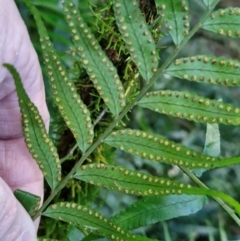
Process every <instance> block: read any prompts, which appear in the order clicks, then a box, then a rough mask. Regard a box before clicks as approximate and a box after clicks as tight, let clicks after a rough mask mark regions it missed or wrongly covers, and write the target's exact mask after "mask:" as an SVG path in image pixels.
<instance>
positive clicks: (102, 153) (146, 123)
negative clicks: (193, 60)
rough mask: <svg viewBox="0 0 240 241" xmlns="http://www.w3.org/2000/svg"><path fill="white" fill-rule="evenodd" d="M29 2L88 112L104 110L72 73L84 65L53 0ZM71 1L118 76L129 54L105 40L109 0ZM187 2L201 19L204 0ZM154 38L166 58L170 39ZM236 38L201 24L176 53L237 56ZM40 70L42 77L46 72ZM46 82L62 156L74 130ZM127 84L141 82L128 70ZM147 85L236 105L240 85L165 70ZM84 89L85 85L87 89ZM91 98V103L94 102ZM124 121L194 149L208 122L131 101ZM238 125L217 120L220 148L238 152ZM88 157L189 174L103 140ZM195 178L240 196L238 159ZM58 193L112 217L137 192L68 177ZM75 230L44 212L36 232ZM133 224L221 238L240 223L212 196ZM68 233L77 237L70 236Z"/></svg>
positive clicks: (157, 231) (177, 240)
mask: <svg viewBox="0 0 240 241" xmlns="http://www.w3.org/2000/svg"><path fill="white" fill-rule="evenodd" d="M32 2H33V3H34V4H35V5H36V6H37V7H38V9H39V11H40V13H41V15H42V18H43V20H44V22H45V24H46V26H47V29H48V32H49V35H50V37H51V39H52V41H53V43H54V46H55V48H56V49H57V51H58V52H59V54H60V56H61V58H62V61H63V62H64V63H65V65H66V66H67V67H68V68H69V71H70V74H71V76H72V78H73V81H75V83H76V85H79V86H80V88H79V92H80V95H81V96H82V97H83V99H84V101H85V102H86V103H87V104H88V106H89V108H90V109H91V110H92V112H93V113H94V116H98V114H99V113H100V110H102V106H101V102H100V100H99V103H100V104H98V105H97V104H96V102H97V99H98V97H96V92H94V90H93V89H92V88H88V87H86V88H85V87H84V86H83V85H82V83H81V81H80V80H79V79H78V80H76V77H79V76H81V77H84V76H85V73H81V71H80V68H79V66H78V64H79V63H78V61H77V59H76V58H74V57H73V56H72V55H71V54H69V53H71V51H72V49H73V46H72V42H71V40H70V34H69V31H68V28H67V25H66V22H65V19H64V17H63V14H62V12H61V6H60V4H59V3H58V0H51V1H48V0H41V1H38V0H33V1H32ZM74 2H75V3H77V4H78V6H79V9H80V11H81V12H82V13H83V14H84V18H85V20H86V21H87V23H88V24H89V26H90V27H91V28H92V30H93V31H94V32H95V34H96V36H97V37H98V39H99V41H100V43H101V44H102V46H103V48H105V51H107V52H108V55H110V56H111V58H112V61H113V63H114V64H115V66H116V67H117V68H118V71H119V72H120V73H122V74H121V76H124V70H123V69H122V63H126V61H127V57H128V56H126V55H125V54H124V51H123V52H122V53H120V54H119V52H117V53H116V51H115V49H114V44H113V43H110V42H107V41H110V40H111V38H109V37H110V36H112V35H111V33H112V32H114V19H113V18H112V17H111V16H108V15H107V13H108V12H109V11H111V8H110V5H109V2H111V1H106V0H99V1H97V0H81V1H77V0H76V1H74ZM189 2H190V9H191V16H192V18H191V24H192V25H194V23H195V22H196V21H197V19H199V17H200V16H201V14H202V13H203V12H204V9H205V8H204V6H203V4H201V1H200V0H191V1H189ZM149 3H150V4H153V1H149ZM17 4H18V7H19V10H20V12H21V15H22V17H23V19H24V21H25V23H26V25H27V28H28V31H29V34H30V37H31V40H32V42H33V45H34V47H35V49H36V51H37V53H38V55H39V60H40V63H41V66H42V69H43V73H44V71H45V68H44V66H43V59H42V56H41V50H40V44H39V41H38V33H37V30H36V26H35V22H34V21H33V18H32V16H31V15H30V14H29V12H28V11H27V9H26V7H25V5H24V4H23V3H22V2H21V1H17ZM237 5H238V6H239V3H238V1H228V0H224V1H222V3H221V5H219V7H222V6H224V7H227V6H237ZM114 38H115V43H116V38H117V36H114ZM116 44H117V45H118V46H120V45H121V42H117V43H116ZM109 46H110V48H109ZM158 46H159V48H160V49H161V51H160V58H161V62H164V60H165V59H166V58H167V56H168V55H169V54H170V53H171V52H172V50H173V48H174V45H173V43H172V41H171V38H170V37H169V36H167V35H166V36H165V37H164V38H162V39H161V40H160V41H159V42H158ZM238 46H240V41H239V40H237V39H230V38H225V37H222V36H220V37H219V36H217V35H215V34H209V33H208V32H206V31H204V30H201V31H199V32H198V34H197V35H195V36H194V37H193V38H192V39H191V41H190V42H189V43H188V44H187V46H186V47H185V48H184V49H183V51H182V52H181V54H180V56H179V57H183V56H190V55H198V54H207V55H215V56H226V57H231V58H233V59H238V60H240V55H239V53H240V48H239V47H238ZM118 50H119V49H118ZM130 66H131V65H130ZM124 68H127V64H125V65H124ZM127 71H128V74H132V75H133V76H134V75H135V72H134V69H132V73H131V68H129V69H128V70H127ZM44 78H45V80H46V76H45V75H44ZM45 83H46V92H47V97H48V98H47V99H48V105H49V110H50V113H51V117H52V122H51V128H50V133H51V137H52V138H53V139H54V140H55V143H56V145H57V146H58V148H59V153H60V156H61V157H64V156H65V155H66V154H67V153H68V152H69V151H70V150H71V148H72V147H73V146H74V144H75V142H74V138H73V137H72V135H71V133H70V131H68V130H67V128H66V126H65V125H64V122H63V120H62V119H61V117H60V116H59V114H58V113H57V111H56V108H55V106H54V105H53V104H52V102H51V93H50V91H49V87H48V85H47V81H46V82H45ZM87 84H89V83H87ZM131 88H135V90H134V91H133V93H134V92H136V90H137V89H138V88H139V86H138V84H136V86H135V85H134V78H133V87H131ZM153 88H154V89H172V90H188V91H193V92H195V93H198V94H201V95H203V96H205V97H208V98H212V99H213V98H214V99H222V100H223V101H225V102H228V103H233V104H235V105H237V106H240V104H239V99H240V89H239V88H226V87H224V88H223V87H219V86H209V85H203V84H198V83H193V82H186V81H183V80H179V79H175V78H172V77H170V76H167V75H164V76H163V77H161V78H159V80H158V81H157V83H156V84H155V86H154V87H153ZM90 91H91V93H89V92H90ZM89 99H90V100H89ZM92 102H93V103H95V104H94V105H92V104H91V103H92ZM99 105H100V107H99ZM94 111H95V112H94ZM108 118H111V117H110V116H108V115H107V116H106V117H104V118H103V119H102V121H101V122H100V123H99V127H97V132H98V133H100V132H101V128H105V126H106V125H107V124H108V123H109V119H108ZM125 123H126V124H127V126H129V127H131V128H135V129H141V130H144V131H148V132H154V133H157V134H160V135H163V136H166V137H167V138H169V139H170V140H173V141H175V142H179V143H182V144H183V145H185V146H187V147H190V148H192V149H194V150H197V151H200V152H202V151H203V147H204V141H205V132H206V126H205V125H203V124H199V123H194V122H191V121H187V120H182V119H179V118H173V117H169V116H165V115H162V114H157V113H153V112H151V111H149V110H147V109H142V108H140V107H136V108H134V109H133V111H132V112H131V113H130V114H129V115H128V119H126V120H125ZM239 133H240V127H239V126H237V127H235V126H223V125H220V134H221V155H222V156H235V155H240V149H239V142H240V135H239ZM79 156H80V153H79V152H78V151H75V152H74V155H73V157H72V159H68V160H66V161H65V162H64V163H63V170H64V172H65V174H66V173H67V172H68V171H69V170H70V169H71V167H72V166H73V163H75V161H76V159H77V158H78V157H79ZM90 161H99V162H107V163H112V162H115V163H117V164H121V165H123V166H125V167H128V168H130V169H133V170H142V171H145V172H148V173H151V174H153V175H158V176H168V177H170V178H172V179H176V180H180V181H185V182H190V180H189V178H188V177H187V176H186V175H185V174H183V173H182V172H181V170H180V169H179V168H178V167H176V166H169V165H165V164H159V163H154V162H151V161H149V160H146V159H142V158H140V157H136V156H132V155H128V154H126V153H123V152H121V151H117V152H116V153H115V152H114V151H113V150H112V149H111V148H109V147H108V148H107V147H106V146H105V145H103V146H101V147H100V148H99V149H98V150H97V152H95V153H94V154H93V155H92V156H91V157H90V159H89V162H90ZM201 180H202V181H203V182H204V183H205V184H206V185H208V186H209V187H211V188H214V189H217V190H220V191H223V192H225V193H227V194H229V195H231V196H232V197H233V198H235V199H236V200H240V166H234V167H228V168H224V169H217V170H214V171H209V172H206V173H204V175H203V176H202V177H201ZM48 194H49V190H48V189H46V190H45V196H48ZM56 200H57V201H62V200H72V201H75V202H79V203H84V204H86V203H88V204H89V205H90V206H92V207H93V208H95V209H97V210H99V211H101V212H102V213H103V214H104V215H105V216H107V217H110V216H112V215H113V214H115V213H117V212H119V211H120V210H121V209H123V208H124V207H126V206H129V205H130V204H131V203H132V202H133V201H135V200H136V197H133V196H130V195H124V194H120V193H116V192H111V191H107V190H102V189H101V190H99V189H97V188H96V187H92V186H91V187H90V186H89V185H88V184H83V183H80V182H79V181H76V180H72V181H71V182H69V183H68V185H67V187H66V188H65V189H64V190H63V191H62V192H61V193H59V195H58V196H57V197H56V198H55V200H54V201H56ZM80 231H81V232H80ZM80 231H79V230H77V229H76V228H74V227H72V226H68V227H67V226H66V225H65V224H62V223H61V222H56V221H55V220H52V219H48V218H42V220H41V224H40V227H39V235H41V236H42V235H44V236H46V237H51V238H62V237H65V239H66V240H81V238H82V237H83V236H82V233H84V231H83V230H80ZM136 232H137V233H140V234H147V236H148V237H151V238H157V239H162V240H166V241H171V240H172V241H186V240H195V241H207V240H209V241H214V240H221V241H226V240H239V239H240V230H239V227H237V226H236V224H235V223H234V222H233V221H232V220H231V219H230V217H229V216H228V214H226V213H225V212H224V211H223V210H222V209H221V208H220V207H219V206H218V205H217V204H216V203H215V202H214V201H212V200H209V203H208V204H207V205H205V207H204V208H203V209H202V210H201V211H199V212H198V213H196V214H193V215H190V216H187V217H180V218H175V219H173V220H170V221H167V222H166V223H157V224H155V225H151V226H148V227H142V228H139V229H137V230H136ZM168 234H169V236H168ZM67 237H68V238H67ZM73 237H77V238H75V239H74V238H73ZM65 239H64V240H65ZM61 240H62V239H61Z"/></svg>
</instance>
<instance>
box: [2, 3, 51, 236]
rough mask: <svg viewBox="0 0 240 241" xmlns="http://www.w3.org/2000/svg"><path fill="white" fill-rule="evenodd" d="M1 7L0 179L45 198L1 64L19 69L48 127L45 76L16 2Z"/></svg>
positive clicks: (10, 84)
mask: <svg viewBox="0 0 240 241" xmlns="http://www.w3.org/2000/svg"><path fill="white" fill-rule="evenodd" d="M0 6H1V7H0V177H2V179H3V180H4V181H5V182H6V183H7V184H8V185H9V186H10V188H11V189H12V190H15V189H22V190H25V191H28V192H32V193H34V194H36V195H38V196H40V197H43V176H42V173H41V171H40V170H39V168H38V166H37V164H36V162H35V161H34V160H33V159H32V157H31V155H30V153H29V151H28V149H27V147H26V145H25V143H24V139H23V135H22V127H21V114H20V110H19V105H18V98H17V94H16V91H15V85H14V81H13V79H12V76H11V74H10V73H9V72H8V71H7V70H6V69H5V68H3V66H2V64H3V63H9V64H12V65H14V67H15V68H16V69H17V71H18V72H19V74H20V76H21V79H22V80H23V85H24V88H25V90H26V91H27V93H28V95H29V97H30V99H31V100H32V101H33V102H34V104H35V105H36V106H37V108H38V109H39V112H40V114H41V115H42V117H43V120H44V122H45V124H46V127H47V128H48V126H49V113H48V110H47V107H46V103H45V92H44V85H43V80H42V73H41V69H40V66H39V62H38V58H37V55H36V52H35V50H34V48H33V46H32V44H31V41H30V39H29V35H28V33H27V30H26V27H25V25H24V22H23V20H22V19H21V16H20V14H19V12H18V10H17V7H16V5H15V3H14V1H13V0H8V1H5V0H0ZM0 223H1V220H0ZM36 226H37V224H36ZM0 232H1V230H0Z"/></svg>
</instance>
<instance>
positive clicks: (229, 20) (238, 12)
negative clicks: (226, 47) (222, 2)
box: [202, 8, 240, 38]
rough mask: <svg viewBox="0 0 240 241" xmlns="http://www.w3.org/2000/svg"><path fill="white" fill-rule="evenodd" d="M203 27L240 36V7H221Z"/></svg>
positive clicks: (227, 34) (225, 34) (232, 35)
mask: <svg viewBox="0 0 240 241" xmlns="http://www.w3.org/2000/svg"><path fill="white" fill-rule="evenodd" d="M202 27H203V29H206V30H208V31H211V32H214V33H218V34H220V35H224V36H228V37H232V38H239V37H240V30H239V29H240V8H226V9H219V10H217V11H215V12H213V13H212V14H211V16H210V17H208V19H207V20H206V21H205V22H204V23H203V26H202Z"/></svg>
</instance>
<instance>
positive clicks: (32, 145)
mask: <svg viewBox="0 0 240 241" xmlns="http://www.w3.org/2000/svg"><path fill="white" fill-rule="evenodd" d="M4 66H5V67H6V68H7V69H8V70H9V72H10V73H11V74H12V76H13V79H14V82H15V85H16V91H17V95H18V98H19V106H20V110H21V113H22V126H23V128H22V129H23V134H24V139H25V142H26V145H27V147H28V150H29V151H30V153H31V154H32V157H33V158H34V159H35V160H36V162H37V163H38V165H39V167H40V169H41V171H42V173H43V175H44V177H45V178H46V180H47V182H48V184H49V186H50V187H51V189H54V188H55V187H56V186H57V184H58V183H59V181H60V180H61V165H60V160H59V157H58V154H57V150H56V148H55V146H54V144H53V142H52V140H51V138H50V137H49V136H48V134H47V131H46V128H45V125H44V122H43V120H42V117H41V115H40V114H39V111H38V109H37V107H36V106H35V105H34V104H33V103H32V102H31V100H30V99H29V97H28V95H27V93H26V92H25V90H24V87H23V85H22V82H21V78H20V76H19V74H18V73H17V71H16V69H15V68H14V67H13V66H11V65H9V64H4Z"/></svg>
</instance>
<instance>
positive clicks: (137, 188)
mask: <svg viewBox="0 0 240 241" xmlns="http://www.w3.org/2000/svg"><path fill="white" fill-rule="evenodd" d="M74 178H76V179H79V180H82V181H84V182H87V183H90V184H92V185H97V186H102V187H104V188H107V189H110V190H116V191H119V192H123V193H126V194H132V195H138V196H156V195H162V194H171V193H178V194H181V193H182V192H183V191H184V190H185V189H186V190H187V189H189V188H191V186H190V185H186V184H182V183H177V182H174V181H170V180H168V179H165V178H158V177H154V176H151V175H148V174H144V173H140V172H136V171H130V170H128V169H125V168H123V167H120V166H114V165H105V164H89V165H83V166H82V167H81V169H79V170H78V171H77V172H76V174H75V175H74Z"/></svg>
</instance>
